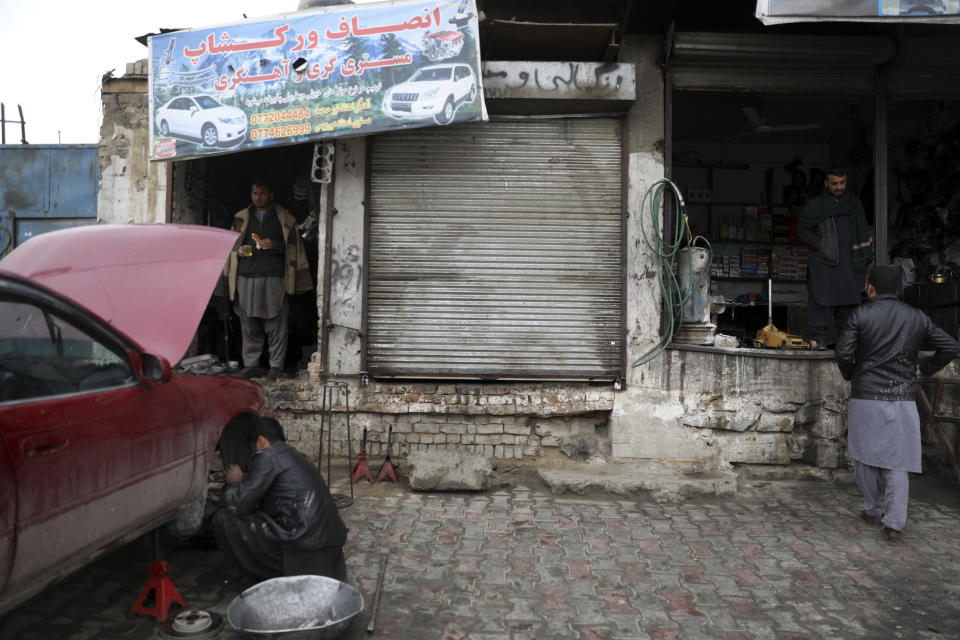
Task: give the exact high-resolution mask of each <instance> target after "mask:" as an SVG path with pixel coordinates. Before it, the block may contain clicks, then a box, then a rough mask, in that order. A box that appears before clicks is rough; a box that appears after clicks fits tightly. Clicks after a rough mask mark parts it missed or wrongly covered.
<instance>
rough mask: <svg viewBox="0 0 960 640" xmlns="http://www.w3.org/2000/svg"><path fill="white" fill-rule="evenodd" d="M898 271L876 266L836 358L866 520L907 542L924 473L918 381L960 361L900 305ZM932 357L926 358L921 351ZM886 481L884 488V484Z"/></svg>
mask: <svg viewBox="0 0 960 640" xmlns="http://www.w3.org/2000/svg"><path fill="white" fill-rule="evenodd" d="M899 290H900V268H899V267H873V268H871V269H870V273H869V274H868V276H867V280H866V285H865V286H864V291H865V292H866V294H867V301H866V302H865V303H863V304H862V305H860V306H859V307H857V308H856V309H855V310H854V311H853V312H852V313H851V314H850V317H849V318H848V320H847V324H846V326H845V327H844V328H843V330H842V331H841V332H840V336H839V337H838V338H837V348H836V359H837V366H839V367H840V373H841V374H842V375H843V378H844V379H845V380H852V384H851V386H850V405H849V407H848V410H847V450H848V451H849V453H850V457H851V458H852V459H853V478H854V480H855V481H856V483H857V487H858V488H859V489H860V493H861V495H863V512H862V513H861V514H860V517H861V518H863V519H864V520H866V521H867V522H868V523H870V524H871V525H873V526H876V527H881V526H882V527H884V534H885V536H886V539H887V542H888V543H889V544H893V545H898V544H901V542H902V541H903V534H902V531H903V527H904V525H905V524H906V522H907V500H908V498H909V493H910V492H909V482H910V480H909V476H908V475H907V474H908V473H920V471H921V467H920V417H919V415H918V414H917V403H916V401H915V397H916V387H917V375H918V374H919V375H924V376H931V375H933V374H935V373H936V372H937V371H939V370H940V369H942V368H943V367H944V366H945V365H947V364H948V363H949V362H950V361H951V360H953V359H954V358H955V357H957V356H958V355H960V345H958V344H957V342H956V341H955V340H954V339H953V338H951V337H950V336H948V335H947V333H946V332H945V331H943V329H940V328H939V327H937V326H936V325H935V324H933V321H932V320H930V318H929V317H927V315H926V314H924V313H923V312H922V311H920V310H918V309H915V308H913V307H911V306H909V305H907V304H904V303H903V302H901V301H900V300H899V299H897V293H898V291H899ZM921 349H923V350H924V351H933V352H934V354H933V355H932V356H930V357H928V358H924V359H923V360H920V358H919V352H920V350H921ZM881 479H882V483H881Z"/></svg>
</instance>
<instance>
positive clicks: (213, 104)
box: [194, 96, 223, 109]
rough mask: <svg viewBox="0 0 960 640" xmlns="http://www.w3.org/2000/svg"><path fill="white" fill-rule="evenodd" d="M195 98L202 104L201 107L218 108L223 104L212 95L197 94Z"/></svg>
mask: <svg viewBox="0 0 960 640" xmlns="http://www.w3.org/2000/svg"><path fill="white" fill-rule="evenodd" d="M194 100H196V101H197V104H198V105H200V108H201V109H216V108H217V107H222V106H223V105H222V104H220V103H219V102H217V101H216V100H214V99H213V98H211V97H210V96H197V97H196V98H194Z"/></svg>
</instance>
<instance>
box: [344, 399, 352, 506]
mask: <svg viewBox="0 0 960 640" xmlns="http://www.w3.org/2000/svg"><path fill="white" fill-rule="evenodd" d="M343 393H344V398H345V400H344V404H345V405H346V416H347V477H348V478H349V479H350V504H353V474H352V473H350V471H351V470H352V469H353V441H352V440H351V439H350V387H349V386H346V387H344V388H343Z"/></svg>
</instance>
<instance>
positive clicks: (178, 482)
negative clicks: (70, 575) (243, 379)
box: [0, 293, 196, 592]
mask: <svg viewBox="0 0 960 640" xmlns="http://www.w3.org/2000/svg"><path fill="white" fill-rule="evenodd" d="M130 354H131V349H130V347H129V345H126V344H125V343H124V342H122V341H121V340H119V339H118V338H117V337H116V336H115V335H113V334H111V333H110V331H109V329H106V328H105V327H103V326H102V325H100V324H98V323H97V322H96V321H95V320H94V319H92V318H90V317H88V316H87V315H86V314H84V313H83V312H81V311H79V310H76V309H75V308H74V307H72V306H71V305H67V304H65V303H63V301H59V300H58V299H56V298H55V296H53V295H51V294H46V295H43V296H40V297H33V298H25V297H23V296H20V295H9V294H6V295H5V294H3V293H0V376H2V378H0V433H2V437H3V440H4V441H5V443H6V445H7V449H8V451H9V455H10V459H11V464H12V469H13V476H14V479H15V485H16V513H17V522H16V545H15V553H14V559H13V564H12V568H11V571H10V576H9V580H8V585H7V591H13V592H16V591H23V590H31V589H34V588H39V587H42V586H43V583H45V582H46V581H49V579H51V578H54V577H56V576H57V575H59V574H62V573H65V572H67V571H69V570H70V569H71V568H73V567H75V566H76V565H78V564H80V563H82V562H84V561H85V560H86V559H88V558H89V557H90V556H92V555H93V554H95V553H96V552H97V551H98V550H100V549H102V548H104V547H106V546H109V545H111V544H113V543H115V542H117V541H119V540H121V539H123V538H125V537H129V536H130V535H131V534H133V533H137V532H139V531H141V530H143V529H144V528H145V527H147V526H148V525H150V524H151V523H155V522H156V521H157V520H158V519H159V518H160V517H161V516H162V515H164V514H167V513H170V512H171V511H172V510H174V509H175V508H177V507H178V506H180V505H181V504H182V503H183V502H184V501H185V500H186V498H187V494H188V492H189V490H190V485H191V480H192V476H193V472H194V465H195V464H196V462H195V460H194V456H193V455H192V454H193V450H194V448H195V434H194V428H193V416H192V415H191V412H190V407H189V405H188V404H187V401H186V399H185V397H184V395H183V393H182V392H181V391H180V389H179V388H178V386H177V385H176V384H175V383H172V382H169V383H157V384H153V383H148V382H144V381H141V380H139V379H138V377H137V375H136V362H135V360H136V359H138V356H137V355H136V352H133V354H134V356H133V357H131V355H130ZM0 473H2V467H0ZM0 479H2V477H0ZM2 518H3V506H2V503H0V525H2ZM147 560H149V558H145V559H144V561H145V562H146V561H147Z"/></svg>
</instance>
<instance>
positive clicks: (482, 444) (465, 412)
mask: <svg viewBox="0 0 960 640" xmlns="http://www.w3.org/2000/svg"><path fill="white" fill-rule="evenodd" d="M263 385H264V390H265V392H266V395H267V401H268V403H269V404H270V405H271V406H273V407H274V408H275V409H276V410H277V413H278V415H279V417H280V421H281V423H282V424H283V425H284V428H285V430H286V432H287V438H288V440H289V441H290V442H291V443H292V444H294V445H295V446H296V447H297V448H298V449H300V450H301V451H303V452H304V453H305V454H307V456H308V457H311V458H315V457H316V456H317V455H318V453H319V452H320V446H321V443H320V431H321V426H322V428H323V431H324V434H323V448H324V451H326V449H327V448H328V446H329V448H330V449H331V451H332V452H333V454H334V455H336V456H346V455H347V446H346V443H347V418H348V416H349V430H350V441H351V442H352V444H353V455H354V456H355V455H356V453H357V451H359V448H360V439H361V436H362V433H363V429H364V428H367V430H368V435H367V452H368V453H369V454H370V455H371V456H382V455H383V454H384V453H385V452H386V443H387V432H388V428H389V427H391V426H392V427H393V453H394V454H396V455H400V456H403V455H406V454H407V453H409V452H410V451H417V450H431V451H441V452H442V451H443V450H447V449H457V450H461V451H462V450H466V451H469V452H473V453H477V454H481V455H483V456H485V457H487V458H491V459H501V460H502V459H512V460H521V459H525V458H527V459H529V458H538V457H542V456H548V455H551V454H553V453H561V452H562V453H563V454H565V455H567V456H570V457H573V458H581V459H586V458H589V457H591V456H593V455H608V454H609V438H608V436H607V422H608V420H609V415H610V411H611V410H612V408H613V400H614V398H613V390H612V389H611V388H609V387H606V386H603V387H598V386H594V385H589V384H576V383H570V384H559V383H549V384H529V383H528V384H510V385H506V384H493V383H472V384H463V383H456V384H454V383H451V384H430V383H394V384H389V383H387V384H384V383H372V384H369V385H365V386H361V385H360V384H359V382H358V380H356V379H352V380H350V386H349V389H348V393H346V394H345V393H343V392H342V391H339V390H328V394H329V395H328V397H331V398H332V400H331V401H330V402H329V404H330V405H332V410H331V412H330V413H331V417H330V418H327V417H326V416H324V414H323V412H322V411H321V408H322V407H321V405H322V395H323V388H322V387H321V385H320V383H319V382H317V381H308V380H278V381H264V382H263ZM348 402H349V407H350V411H349V412H348V411H347V403H348ZM330 422H332V426H333V431H332V434H331V433H330V431H329V424H330ZM321 423H322V424H321ZM331 435H332V438H331V442H330V445H328V437H331Z"/></svg>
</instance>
